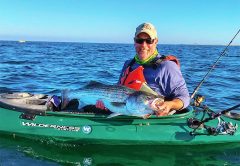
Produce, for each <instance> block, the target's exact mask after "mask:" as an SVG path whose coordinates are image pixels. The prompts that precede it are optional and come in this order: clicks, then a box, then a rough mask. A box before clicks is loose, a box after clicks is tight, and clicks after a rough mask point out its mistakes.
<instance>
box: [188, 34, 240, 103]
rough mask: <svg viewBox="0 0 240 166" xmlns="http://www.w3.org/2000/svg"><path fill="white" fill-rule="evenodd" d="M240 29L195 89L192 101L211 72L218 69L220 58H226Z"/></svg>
mask: <svg viewBox="0 0 240 166" xmlns="http://www.w3.org/2000/svg"><path fill="white" fill-rule="evenodd" d="M239 32H240V29H239V30H238V32H237V33H236V34H235V35H234V37H233V38H232V40H231V41H230V42H229V43H228V45H227V46H226V47H225V49H224V50H223V51H222V52H221V54H220V56H219V57H218V59H217V60H216V61H215V63H213V65H212V67H211V68H210V69H209V70H208V72H207V74H206V75H205V76H204V77H203V79H202V81H201V82H200V83H199V84H198V86H197V87H196V88H195V89H194V91H193V93H192V95H191V99H193V98H194V96H195V95H196V93H197V92H198V90H199V88H200V87H201V85H202V84H203V82H204V81H205V79H206V78H207V76H208V75H209V74H210V72H211V71H212V70H213V69H214V68H215V67H216V65H217V63H218V61H219V60H220V58H221V57H222V56H224V55H225V54H226V51H227V49H228V47H229V46H230V45H231V44H232V42H233V40H234V39H235V38H236V36H237V35H238V34H239Z"/></svg>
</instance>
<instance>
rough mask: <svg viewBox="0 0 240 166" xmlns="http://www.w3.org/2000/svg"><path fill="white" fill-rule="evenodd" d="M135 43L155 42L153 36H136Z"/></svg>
mask: <svg viewBox="0 0 240 166" xmlns="http://www.w3.org/2000/svg"><path fill="white" fill-rule="evenodd" d="M134 41H135V43H137V44H143V42H144V41H145V42H146V43H147V44H153V42H154V39H151V38H147V39H141V38H134Z"/></svg>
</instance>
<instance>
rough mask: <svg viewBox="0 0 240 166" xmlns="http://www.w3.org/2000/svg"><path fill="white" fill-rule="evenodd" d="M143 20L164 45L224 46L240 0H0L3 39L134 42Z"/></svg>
mask: <svg viewBox="0 0 240 166" xmlns="http://www.w3.org/2000/svg"><path fill="white" fill-rule="evenodd" d="M143 22H151V23H153V24H154V25H155V26H156V28H157V30H158V36H159V43H160V44H223V45H225V44H227V43H228V42H229V41H230V40H231V38H232V37H233V36H234V34H235V33H236V32H237V30H238V29H239V28H240V0H0V40H33V41H73V42H104V43H132V42H133V35H134V32H135V28H136V27H137V26H138V25H139V24H141V23H143ZM233 44H237V45H240V37H239V36H238V38H236V40H235V42H234V43H233Z"/></svg>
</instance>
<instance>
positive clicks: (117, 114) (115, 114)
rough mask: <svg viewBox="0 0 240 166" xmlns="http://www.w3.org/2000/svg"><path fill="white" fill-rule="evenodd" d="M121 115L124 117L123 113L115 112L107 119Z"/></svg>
mask: <svg viewBox="0 0 240 166" xmlns="http://www.w3.org/2000/svg"><path fill="white" fill-rule="evenodd" d="M119 115H122V114H121V113H116V112H114V113H112V114H110V115H109V116H108V117H107V119H109V118H113V117H116V116H119Z"/></svg>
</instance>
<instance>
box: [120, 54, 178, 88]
mask: <svg viewBox="0 0 240 166" xmlns="http://www.w3.org/2000/svg"><path fill="white" fill-rule="evenodd" d="M163 61H173V62H175V63H176V64H177V65H178V67H179V68H180V63H179V61H178V59H177V58H176V57H175V56H173V55H167V56H162V57H160V58H158V59H156V60H155V61H153V62H152V63H150V64H148V65H144V66H152V67H153V69H156V68H157V67H158V66H159V65H160V63H161V62H163ZM134 63H135V59H133V60H132V61H131V62H130V63H129V64H128V67H127V68H126V70H125V71H124V72H123V74H122V77H121V78H120V85H124V86H126V87H128V88H131V89H134V90H137V91H139V90H140V89H141V87H142V85H143V84H144V83H146V80H145V77H144V74H143V70H144V66H139V67H137V68H136V69H134V70H132V69H131V67H132V65H133V64H134Z"/></svg>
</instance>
